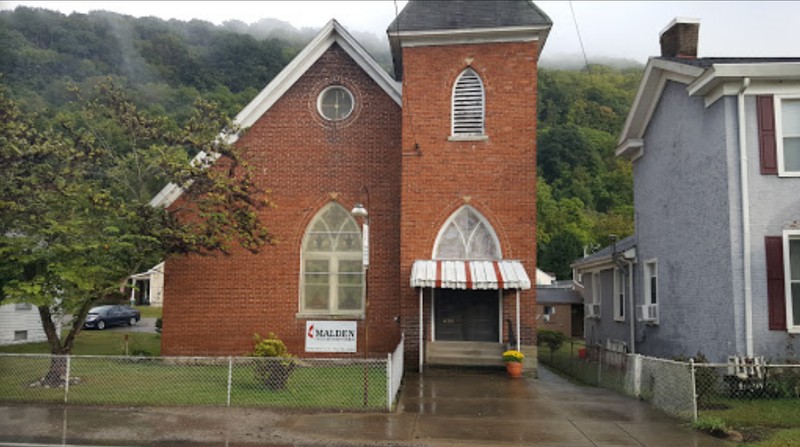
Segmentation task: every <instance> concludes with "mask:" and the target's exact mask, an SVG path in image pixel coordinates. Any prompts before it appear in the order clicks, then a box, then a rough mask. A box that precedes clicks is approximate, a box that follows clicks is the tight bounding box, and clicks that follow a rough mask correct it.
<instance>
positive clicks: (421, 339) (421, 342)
mask: <svg viewBox="0 0 800 447" xmlns="http://www.w3.org/2000/svg"><path fill="white" fill-rule="evenodd" d="M422 323H423V318H422V287H419V373H420V374H422V360H423V359H424V358H425V353H424V352H423V349H425V330H424V327H423V325H422Z"/></svg>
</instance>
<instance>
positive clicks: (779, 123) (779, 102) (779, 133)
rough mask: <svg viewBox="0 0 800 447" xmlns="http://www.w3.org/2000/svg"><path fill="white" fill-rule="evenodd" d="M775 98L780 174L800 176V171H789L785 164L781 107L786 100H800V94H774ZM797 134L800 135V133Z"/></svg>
mask: <svg viewBox="0 0 800 447" xmlns="http://www.w3.org/2000/svg"><path fill="white" fill-rule="evenodd" d="M773 98H774V101H773V107H774V108H775V111H774V116H775V150H776V151H777V152H778V153H777V155H778V176H779V177H800V171H787V170H785V169H784V166H783V109H782V107H781V105H782V103H783V101H784V100H800V94H794V95H774V96H773ZM797 136H798V137H800V135H797Z"/></svg>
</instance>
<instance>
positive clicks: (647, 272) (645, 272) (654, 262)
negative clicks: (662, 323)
mask: <svg viewBox="0 0 800 447" xmlns="http://www.w3.org/2000/svg"><path fill="white" fill-rule="evenodd" d="M651 269H652V271H651ZM651 273H652V274H651ZM651 276H653V277H655V279H656V302H655V303H654V302H653V301H652V296H651V290H650V278H651ZM642 279H643V281H642V282H643V283H644V284H643V285H642V286H643V288H644V294H643V296H642V304H643V305H655V306H656V309H657V310H658V311H659V312H658V314H657V315H658V318H657V319H656V320H655V321H650V322H649V324H658V323H659V320H660V318H661V312H660V310H661V285H659V282H658V259H657V258H652V259H648V260H647V261H645V262H644V264H643V265H642Z"/></svg>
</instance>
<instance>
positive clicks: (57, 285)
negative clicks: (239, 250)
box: [0, 82, 271, 383]
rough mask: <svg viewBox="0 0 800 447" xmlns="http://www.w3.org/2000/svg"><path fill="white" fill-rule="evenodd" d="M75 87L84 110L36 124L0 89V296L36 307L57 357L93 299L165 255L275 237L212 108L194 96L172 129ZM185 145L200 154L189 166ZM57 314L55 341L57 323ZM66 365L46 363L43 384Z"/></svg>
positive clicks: (68, 346)
mask: <svg viewBox="0 0 800 447" xmlns="http://www.w3.org/2000/svg"><path fill="white" fill-rule="evenodd" d="M75 93H76V94H77V95H78V97H77V104H78V105H79V106H80V107H78V108H77V109H76V110H75V111H70V112H62V113H61V114H59V116H58V117H57V125H54V126H51V127H48V128H42V129H40V128H37V127H36V126H35V125H34V124H33V120H32V119H31V118H30V117H28V116H24V115H22V114H20V112H19V111H18V108H17V106H16V104H15V102H14V101H13V100H11V99H10V98H9V97H8V95H7V92H6V90H5V89H4V88H0V179H1V180H0V257H1V258H2V264H0V299H2V300H9V301H12V302H30V303H32V304H34V305H35V306H36V307H37V308H38V310H39V314H40V316H41V320H42V325H43V328H44V330H45V333H46V334H47V339H48V342H49V344H50V350H51V352H52V353H53V354H69V353H70V352H71V350H72V345H73V342H74V339H75V336H76V335H77V334H78V333H79V332H80V330H81V328H82V326H83V322H84V319H85V317H86V315H87V313H88V311H89V309H90V308H91V307H92V306H93V305H94V303H96V302H97V301H98V300H101V299H106V298H109V297H113V296H115V295H117V294H119V290H120V287H121V285H122V284H124V282H125V280H126V278H127V277H128V276H129V275H130V274H132V273H135V272H137V271H140V270H141V269H142V268H143V267H146V266H148V265H152V264H154V263H155V262H156V261H157V260H159V259H161V258H162V257H165V256H169V255H170V254H174V253H202V254H212V253H214V252H229V251H230V250H232V249H234V248H235V245H238V246H241V247H243V248H244V249H246V250H249V251H251V252H257V251H258V250H259V249H260V248H261V247H263V246H264V245H265V244H268V243H270V242H271V235H270V233H269V232H268V231H267V229H266V228H265V227H264V225H263V223H262V222H261V218H260V217H261V210H263V209H265V208H267V207H268V206H270V204H271V203H270V202H269V201H268V199H267V197H266V193H265V192H264V191H262V190H260V189H259V188H258V187H257V186H256V185H255V183H254V182H253V176H252V172H251V168H250V167H249V165H248V164H247V159H246V156H245V154H246V152H245V149H243V148H241V147H237V146H232V145H229V144H227V143H226V141H225V138H223V137H217V135H218V132H219V129H224V128H226V126H227V124H228V123H227V121H226V120H225V119H224V117H223V116H222V115H220V114H219V113H218V112H217V110H216V108H215V107H214V105H213V104H210V103H207V102H203V101H198V102H197V103H196V104H195V111H194V114H193V115H192V117H191V118H190V119H189V120H188V121H187V122H186V124H185V125H184V126H182V127H179V126H177V125H176V124H175V123H174V121H172V120H170V119H168V118H166V117H164V116H153V115H150V114H145V113H142V112H141V111H139V110H138V109H137V108H136V107H135V105H134V104H133V103H132V102H131V101H130V99H129V98H127V97H126V95H125V94H124V93H123V92H122V91H121V90H120V89H119V88H118V87H117V86H115V85H114V84H113V83H111V82H105V83H102V84H100V85H99V87H98V91H97V92H95V93H94V94H93V95H92V96H89V97H82V96H80V92H78V91H76V92H75ZM227 129H228V130H227V132H228V133H232V132H236V129H235V128H233V127H231V126H228V127H227ZM189 150H192V151H194V152H197V153H199V154H201V155H202V154H208V155H207V156H206V157H205V158H204V159H203V158H202V157H199V158H196V159H195V162H194V163H191V164H190V163H189V160H188V157H187V152H188V151H189ZM217 158H218V159H217ZM214 159H217V161H216V163H215V164H214V165H213V166H211V163H212V161H213V160H214ZM166 182H173V183H175V184H178V185H187V187H186V188H185V192H184V194H183V196H182V197H181V199H180V200H179V201H178V202H177V203H176V204H175V205H173V206H172V207H171V208H170V210H169V212H168V211H167V210H164V209H163V208H154V207H152V206H150V205H149V203H148V201H149V200H150V198H151V197H152V196H153V193H154V192H155V191H156V190H157V188H158V187H160V186H161V185H163V184H165V183H166ZM64 314H71V315H73V319H72V321H71V323H70V326H69V330H68V331H67V333H66V336H64V337H63V338H62V336H61V334H59V333H58V331H57V326H56V325H55V324H54V323H53V321H54V319H56V318H59V317H60V316H61V315H64ZM62 370H63V362H59V361H58V360H56V361H54V363H53V366H52V367H51V370H50V372H49V373H48V376H47V377H46V380H47V381H48V382H50V383H57V382H58V381H59V380H62V379H61V377H62V375H63V374H62Z"/></svg>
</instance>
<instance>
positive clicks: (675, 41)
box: [659, 17, 700, 59]
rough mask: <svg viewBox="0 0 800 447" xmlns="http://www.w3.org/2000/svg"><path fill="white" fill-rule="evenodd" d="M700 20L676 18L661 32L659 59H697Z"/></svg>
mask: <svg viewBox="0 0 800 447" xmlns="http://www.w3.org/2000/svg"><path fill="white" fill-rule="evenodd" d="M699 32H700V20H699V19H689V18H685V17H677V18H675V19H674V20H673V21H672V22H670V24H669V25H667V27H666V28H664V31H661V38H660V39H659V41H660V42H661V57H683V58H686V59H695V58H697V36H698V34H699Z"/></svg>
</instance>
